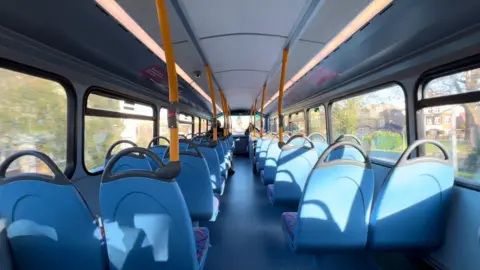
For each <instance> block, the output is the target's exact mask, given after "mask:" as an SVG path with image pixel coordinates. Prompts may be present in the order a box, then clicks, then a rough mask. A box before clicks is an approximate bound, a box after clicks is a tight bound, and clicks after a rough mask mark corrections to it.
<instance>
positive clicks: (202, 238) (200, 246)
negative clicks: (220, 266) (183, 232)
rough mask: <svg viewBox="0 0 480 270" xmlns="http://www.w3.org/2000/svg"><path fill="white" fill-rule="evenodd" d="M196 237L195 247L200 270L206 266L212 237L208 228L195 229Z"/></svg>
mask: <svg viewBox="0 0 480 270" xmlns="http://www.w3.org/2000/svg"><path fill="white" fill-rule="evenodd" d="M193 234H194V235H195V247H196V249H197V260H198V264H199V265H200V269H201V268H203V265H204V264H205V259H206V257H207V251H208V246H209V244H210V235H209V232H208V229H207V228H204V227H199V228H194V229H193Z"/></svg>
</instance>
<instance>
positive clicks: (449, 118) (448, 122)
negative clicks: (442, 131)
mask: <svg viewBox="0 0 480 270" xmlns="http://www.w3.org/2000/svg"><path fill="white" fill-rule="evenodd" d="M451 120H452V118H451V117H450V116H446V117H445V121H444V122H445V124H450V123H451Z"/></svg>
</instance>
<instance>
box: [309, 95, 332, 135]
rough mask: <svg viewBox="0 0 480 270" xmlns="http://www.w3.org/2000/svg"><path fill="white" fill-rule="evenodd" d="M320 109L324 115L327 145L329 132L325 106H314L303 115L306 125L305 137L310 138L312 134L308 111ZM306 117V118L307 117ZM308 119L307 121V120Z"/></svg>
mask: <svg viewBox="0 0 480 270" xmlns="http://www.w3.org/2000/svg"><path fill="white" fill-rule="evenodd" d="M320 107H323V112H324V114H325V139H327V143H329V139H328V137H329V135H328V133H329V130H328V120H327V118H328V114H327V106H325V104H323V103H322V104H320V105H318V106H314V107H311V108H308V109H307V111H306V114H305V118H306V121H307V124H306V128H307V131H308V132H307V137H308V136H310V134H311V133H312V129H311V127H310V111H311V110H313V109H315V108H320ZM307 115H308V116H307ZM307 119H308V120H307Z"/></svg>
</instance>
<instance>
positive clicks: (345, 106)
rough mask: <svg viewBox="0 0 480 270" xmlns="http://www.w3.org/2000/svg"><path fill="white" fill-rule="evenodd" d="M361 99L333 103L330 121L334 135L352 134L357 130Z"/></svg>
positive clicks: (355, 98)
mask: <svg viewBox="0 0 480 270" xmlns="http://www.w3.org/2000/svg"><path fill="white" fill-rule="evenodd" d="M360 102H361V97H354V98H351V99H348V100H344V101H341V103H340V102H339V103H335V104H334V106H333V107H332V120H333V123H332V124H333V127H334V129H335V133H337V134H354V133H355V131H356V129H357V121H358V112H359V110H360Z"/></svg>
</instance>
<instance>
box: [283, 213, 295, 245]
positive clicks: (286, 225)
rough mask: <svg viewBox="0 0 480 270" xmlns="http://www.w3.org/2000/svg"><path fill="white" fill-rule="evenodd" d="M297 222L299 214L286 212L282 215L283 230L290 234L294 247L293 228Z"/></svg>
mask: <svg viewBox="0 0 480 270" xmlns="http://www.w3.org/2000/svg"><path fill="white" fill-rule="evenodd" d="M296 220H297V212H285V213H283V214H282V228H283V230H284V231H286V232H287V233H288V236H289V237H290V240H291V243H292V246H293V240H294V239H295V234H294V232H293V228H294V227H295V221H296Z"/></svg>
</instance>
